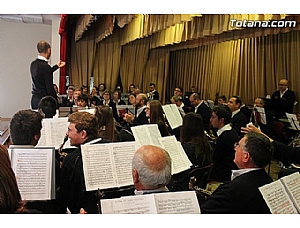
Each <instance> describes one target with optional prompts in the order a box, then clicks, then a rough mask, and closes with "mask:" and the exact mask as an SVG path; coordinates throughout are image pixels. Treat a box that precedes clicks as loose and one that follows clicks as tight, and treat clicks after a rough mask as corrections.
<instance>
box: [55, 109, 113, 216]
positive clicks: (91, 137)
mask: <svg viewBox="0 0 300 228" xmlns="http://www.w3.org/2000/svg"><path fill="white" fill-rule="evenodd" d="M68 121H69V127H68V131H67V135H68V138H69V140H70V145H71V146H75V147H78V148H77V149H76V150H75V151H73V152H71V153H68V155H67V156H66V157H65V158H64V160H63V163H62V170H61V178H60V190H59V192H58V202H59V209H60V213H66V212H67V208H68V209H69V210H70V212H71V213H75V214H77V213H79V212H80V209H81V208H83V209H84V210H85V211H86V212H87V213H98V209H97V206H96V205H97V200H96V196H95V193H96V192H95V191H86V188H85V181H84V174H83V164H82V155H81V147H80V145H83V144H85V143H91V144H94V143H107V142H109V140H106V139H101V138H98V122H97V117H96V116H95V115H93V114H90V113H88V112H74V113H72V114H71V115H70V116H69V118H68Z"/></svg>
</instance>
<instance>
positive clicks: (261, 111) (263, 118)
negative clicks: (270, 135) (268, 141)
mask: <svg viewBox="0 0 300 228" xmlns="http://www.w3.org/2000/svg"><path fill="white" fill-rule="evenodd" d="M255 109H256V111H255V112H258V113H259V115H260V118H261V123H262V124H265V125H266V124H267V119H266V113H265V109H264V108H260V107H255Z"/></svg>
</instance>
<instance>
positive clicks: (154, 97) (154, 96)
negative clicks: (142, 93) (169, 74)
mask: <svg viewBox="0 0 300 228" xmlns="http://www.w3.org/2000/svg"><path fill="white" fill-rule="evenodd" d="M147 97H148V100H149V101H151V100H159V93H158V92H157V91H156V90H155V84H154V83H153V82H152V83H150V85H149V92H148V93H147Z"/></svg>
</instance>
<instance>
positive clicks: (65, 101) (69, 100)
mask: <svg viewBox="0 0 300 228" xmlns="http://www.w3.org/2000/svg"><path fill="white" fill-rule="evenodd" d="M74 90H75V88H74V86H69V87H68V90H67V97H63V98H62V101H61V105H60V106H61V107H73V106H74V105H75V103H74Z"/></svg>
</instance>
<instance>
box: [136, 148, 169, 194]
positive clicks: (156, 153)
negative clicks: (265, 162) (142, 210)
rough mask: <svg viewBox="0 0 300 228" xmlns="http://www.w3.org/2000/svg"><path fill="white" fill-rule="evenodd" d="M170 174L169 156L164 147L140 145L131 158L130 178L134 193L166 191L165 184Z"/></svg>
mask: <svg viewBox="0 0 300 228" xmlns="http://www.w3.org/2000/svg"><path fill="white" fill-rule="evenodd" d="M171 174H172V162H171V158H170V156H169V154H168V152H166V151H165V150H164V149H162V148H160V147H157V146H152V145H145V146H142V147H140V148H139V149H138V150H137V151H136V153H135V155H134V157H133V159H132V178H133V183H134V186H135V189H136V190H135V194H136V195H142V194H149V193H159V192H165V191H168V188H167V187H166V185H167V184H168V183H169V181H170V179H171Z"/></svg>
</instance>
